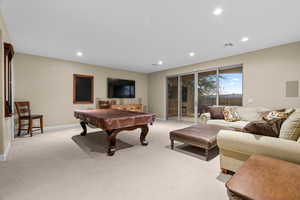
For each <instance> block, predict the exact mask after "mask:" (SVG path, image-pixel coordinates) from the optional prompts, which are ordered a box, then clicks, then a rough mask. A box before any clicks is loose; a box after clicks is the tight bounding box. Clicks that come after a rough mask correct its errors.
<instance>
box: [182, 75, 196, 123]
mask: <svg viewBox="0 0 300 200" xmlns="http://www.w3.org/2000/svg"><path fill="white" fill-rule="evenodd" d="M194 78H195V75H194V74H188V75H183V76H181V77H180V87H181V101H180V103H181V104H180V105H181V106H180V108H181V112H180V113H181V116H180V119H181V120H183V121H194V120H195V116H194V115H195V111H194V107H195V105H194V101H195V81H194Z"/></svg>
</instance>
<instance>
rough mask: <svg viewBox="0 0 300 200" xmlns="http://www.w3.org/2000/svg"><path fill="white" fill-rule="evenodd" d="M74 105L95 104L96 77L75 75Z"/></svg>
mask: <svg viewBox="0 0 300 200" xmlns="http://www.w3.org/2000/svg"><path fill="white" fill-rule="evenodd" d="M73 103H74V104H92V103H94V77H93V76H88V75H80V74H74V75H73Z"/></svg>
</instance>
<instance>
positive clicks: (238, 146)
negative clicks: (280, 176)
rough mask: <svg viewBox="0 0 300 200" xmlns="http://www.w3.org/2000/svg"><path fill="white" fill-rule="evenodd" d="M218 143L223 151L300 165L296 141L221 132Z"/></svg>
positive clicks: (299, 144)
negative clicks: (265, 157)
mask: <svg viewBox="0 0 300 200" xmlns="http://www.w3.org/2000/svg"><path fill="white" fill-rule="evenodd" d="M217 143H218V146H219V148H220V150H221V151H222V149H224V150H229V151H233V152H238V153H242V154H246V155H253V154H261V155H265V156H270V157H273V158H278V159H281V160H286V161H290V162H294V163H298V164H300V143H297V142H296V141H292V140H286V139H281V138H275V137H268V136H260V135H255V134H250V133H244V132H238V131H230V130H221V131H220V132H219V133H218V136H217Z"/></svg>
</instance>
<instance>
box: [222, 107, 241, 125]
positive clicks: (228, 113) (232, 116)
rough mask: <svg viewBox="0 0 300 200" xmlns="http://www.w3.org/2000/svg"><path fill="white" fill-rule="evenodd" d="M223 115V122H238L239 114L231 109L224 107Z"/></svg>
mask: <svg viewBox="0 0 300 200" xmlns="http://www.w3.org/2000/svg"><path fill="white" fill-rule="evenodd" d="M223 114H224V119H225V121H228V122H236V121H239V120H240V116H239V113H238V112H237V111H236V110H235V109H234V108H233V107H225V108H224V111H223Z"/></svg>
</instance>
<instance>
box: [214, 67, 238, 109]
mask: <svg viewBox="0 0 300 200" xmlns="http://www.w3.org/2000/svg"><path fill="white" fill-rule="evenodd" d="M242 104H243V69H242V67H237V68H231V69H221V70H219V105H226V106H242Z"/></svg>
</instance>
